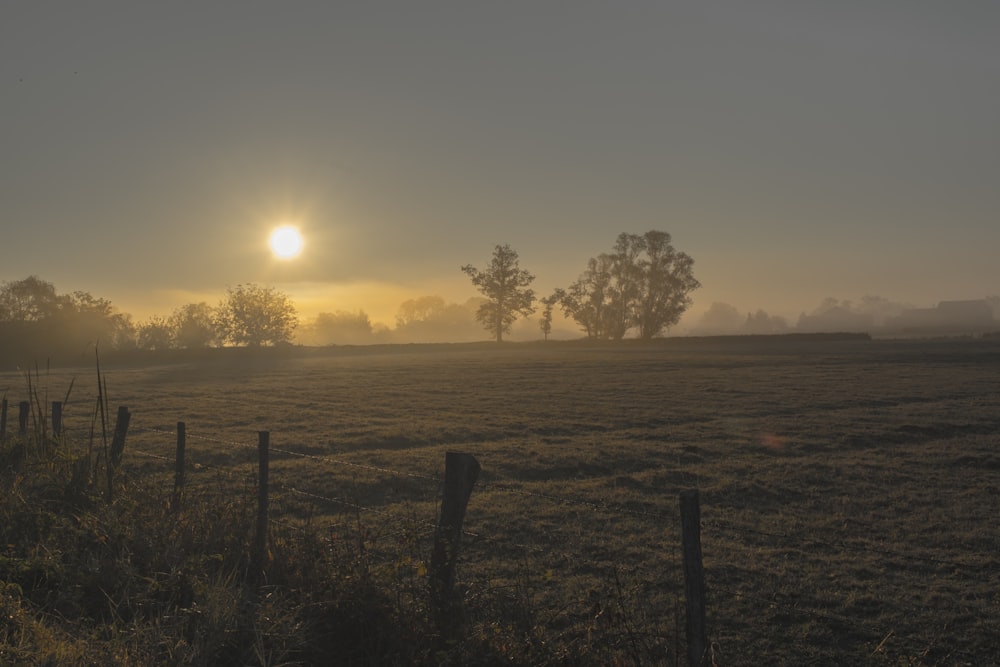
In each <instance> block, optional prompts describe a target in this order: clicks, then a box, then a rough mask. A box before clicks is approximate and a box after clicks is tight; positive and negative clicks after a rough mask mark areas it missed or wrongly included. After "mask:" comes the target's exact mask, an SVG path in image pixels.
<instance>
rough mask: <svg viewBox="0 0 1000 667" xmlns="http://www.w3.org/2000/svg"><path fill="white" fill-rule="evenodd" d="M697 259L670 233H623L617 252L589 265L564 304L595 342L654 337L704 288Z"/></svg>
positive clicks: (564, 309) (568, 314)
mask: <svg viewBox="0 0 1000 667" xmlns="http://www.w3.org/2000/svg"><path fill="white" fill-rule="evenodd" d="M693 266H694V260H692V259H691V257H689V256H688V255H687V254H686V253H683V252H678V251H677V250H676V249H675V248H674V247H673V245H672V244H671V242H670V235H669V234H667V233H666V232H660V231H649V232H646V233H645V234H643V235H642V236H638V235H636V234H621V235H619V236H618V239H617V241H616V242H615V246H614V248H613V252H611V253H603V254H600V255H598V256H597V257H596V258H591V259H590V260H588V262H587V269H586V270H585V271H584V272H583V273H582V274H581V275H580V278H579V279H577V281H576V282H574V283H573V284H571V285H570V286H569V288H568V289H567V290H565V292H564V293H563V296H562V299H561V300H560V305H561V306H562V309H563V312H564V313H565V314H566V316H567V317H571V318H572V319H574V320H575V321H576V322H577V324H579V325H580V326H581V327H582V328H583V330H584V331H585V332H586V333H587V336H588V337H590V338H610V339H613V340H620V339H621V338H623V337H624V336H625V335H626V334H627V333H628V332H629V331H630V330H632V329H637V330H638V335H639V337H640V338H643V339H649V338H652V337H653V336H658V335H660V334H662V333H663V332H664V331H665V330H666V329H668V328H669V327H671V326H673V325H674V324H677V322H678V321H679V320H680V317H681V315H683V314H684V311H685V310H687V309H688V307H690V305H691V303H692V301H691V297H690V293H691V292H692V291H693V290H695V289H697V288H698V287H700V286H701V284H700V283H699V282H698V281H697V280H695V278H694V274H693Z"/></svg>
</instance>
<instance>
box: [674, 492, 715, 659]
mask: <svg viewBox="0 0 1000 667" xmlns="http://www.w3.org/2000/svg"><path fill="white" fill-rule="evenodd" d="M680 501H681V534H682V536H683V542H684V592H685V595H686V597H687V644H688V660H689V662H690V664H691V666H692V667H701V666H702V665H706V664H708V635H707V634H706V632H705V572H704V569H703V568H702V562H701V508H700V507H699V504H698V490H697V489H690V490H688V491H682V492H681V495H680Z"/></svg>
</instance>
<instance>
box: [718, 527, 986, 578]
mask: <svg viewBox="0 0 1000 667" xmlns="http://www.w3.org/2000/svg"><path fill="white" fill-rule="evenodd" d="M702 525H703V526H706V527H713V528H721V529H722V530H727V531H730V532H734V533H744V534H753V535H760V536H762V537H771V538H778V539H783V540H789V541H798V542H799V543H800V544H810V545H816V546H824V547H828V548H830V549H833V550H847V551H854V552H860V553H876V554H880V555H883V556H892V557H894V558H900V559H904V560H913V561H920V562H926V563H933V564H935V565H947V566H949V567H952V568H954V573H956V574H957V573H963V574H964V573H965V572H966V571H967V570H991V571H992V572H994V573H1000V569H998V568H997V567H996V566H995V565H989V564H986V563H969V562H964V561H956V560H950V559H946V558H939V557H936V556H924V555H920V554H913V553H907V552H904V551H899V550H896V549H887V548H885V547H878V546H872V545H871V544H864V545H860V544H849V543H847V542H842V541H841V542H834V541H831V540H825V539H822V538H817V537H812V536H802V535H792V534H790V533H780V532H774V531H765V530H759V529H756V528H749V527H746V526H737V525H734V524H732V523H730V524H729V525H725V520H724V519H722V520H719V519H713V520H709V521H702ZM966 576H968V575H966Z"/></svg>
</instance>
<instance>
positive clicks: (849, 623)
mask: <svg viewBox="0 0 1000 667" xmlns="http://www.w3.org/2000/svg"><path fill="white" fill-rule="evenodd" d="M707 588H708V591H707V592H708V593H709V594H711V593H713V592H719V593H724V594H726V595H729V596H730V597H734V598H742V599H744V600H750V601H752V602H756V603H757V604H761V605H766V606H767V607H769V608H776V609H778V608H780V609H782V610H784V611H790V612H795V613H797V614H800V615H803V616H809V617H812V618H815V619H819V620H825V621H836V622H837V623H840V624H842V625H844V626H846V627H850V628H853V629H854V630H855V631H859V632H860V633H862V634H866V635H868V636H869V637H871V638H872V639H873V640H879V639H881V641H880V643H879V647H881V646H882V645H883V644H884V642H885V640H886V639H888V637H889V636H898V635H895V631H894V630H890V631H889V633H887V634H883V632H882V631H878V632H876V631H874V630H872V629H871V628H870V627H869V626H863V625H861V624H859V623H858V622H857V621H856V620H854V619H852V618H849V617H847V616H843V615H842V614H835V613H833V612H828V611H822V610H819V609H814V608H810V607H803V606H801V604H800V603H799V601H794V600H783V599H779V598H777V597H774V598H766V597H763V596H760V595H755V594H753V593H745V592H742V591H734V590H732V589H730V588H726V587H725V586H717V585H715V584H711V585H709V586H707ZM896 607H897V608H901V609H903V610H904V611H906V612H907V613H910V614H913V613H921V612H923V613H926V611H927V610H926V609H924V610H916V609H913V608H905V607H900V606H899V605H896ZM900 638H901V639H903V640H904V641H906V638H904V637H900ZM909 641H910V642H913V641H915V640H913V639H910V640H909ZM877 650H878V649H877V648H876V651H877ZM950 654H951V655H960V656H963V657H965V658H969V659H974V658H977V657H981V656H977V655H976V654H973V653H969V652H967V651H962V650H960V649H953V648H952V649H950Z"/></svg>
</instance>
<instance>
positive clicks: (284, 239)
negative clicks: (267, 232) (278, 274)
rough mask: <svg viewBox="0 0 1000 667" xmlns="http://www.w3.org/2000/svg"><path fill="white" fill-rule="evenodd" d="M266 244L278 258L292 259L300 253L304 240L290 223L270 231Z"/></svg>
mask: <svg viewBox="0 0 1000 667" xmlns="http://www.w3.org/2000/svg"><path fill="white" fill-rule="evenodd" d="M268 245H270V246H271V252H272V253H274V256H275V257H277V258H278V259H292V258H294V257H298V256H299V254H301V253H302V246H303V245H304V241H303V240H302V234H300V233H299V230H298V229H296V228H295V227H293V226H291V225H282V226H281V227H278V228H277V229H275V230H274V231H272V232H271V237H270V238H269V239H268Z"/></svg>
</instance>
